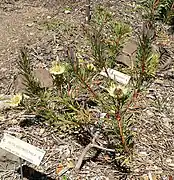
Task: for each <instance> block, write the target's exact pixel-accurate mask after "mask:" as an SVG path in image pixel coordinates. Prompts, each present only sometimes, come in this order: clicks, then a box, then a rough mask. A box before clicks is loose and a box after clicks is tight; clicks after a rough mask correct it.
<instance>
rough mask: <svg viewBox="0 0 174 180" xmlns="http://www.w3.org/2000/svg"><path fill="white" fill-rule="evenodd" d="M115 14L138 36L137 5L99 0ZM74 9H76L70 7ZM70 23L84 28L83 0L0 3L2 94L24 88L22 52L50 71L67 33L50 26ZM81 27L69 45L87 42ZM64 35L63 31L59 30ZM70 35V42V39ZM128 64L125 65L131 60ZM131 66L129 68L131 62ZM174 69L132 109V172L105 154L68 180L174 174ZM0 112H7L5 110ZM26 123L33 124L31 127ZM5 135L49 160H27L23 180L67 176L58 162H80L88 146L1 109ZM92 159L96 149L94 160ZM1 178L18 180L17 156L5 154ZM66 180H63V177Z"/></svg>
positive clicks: (32, 119)
mask: <svg viewBox="0 0 174 180" xmlns="http://www.w3.org/2000/svg"><path fill="white" fill-rule="evenodd" d="M99 3H102V4H104V5H105V6H106V7H109V8H111V9H112V11H113V12H115V14H116V18H117V19H118V20H122V21H124V22H126V23H128V24H130V25H131V26H132V28H133V29H134V32H136V31H137V29H138V28H140V26H141V24H142V22H141V18H140V16H139V14H138V12H134V11H132V9H133V8H134V7H135V1H134V0H122V1H119V0H116V1H107V0H103V1H102V0H98V1H97V0H96V1H93V5H94V6H95V5H97V4H99ZM67 8H69V9H70V12H68V13H67V12H66V11H65V10H66V9H67ZM59 20H64V21H65V22H71V23H72V22H73V24H74V26H76V29H75V30H78V28H79V26H80V25H81V24H82V23H83V22H84V20H85V0H84V1H83V0H82V1H77V0H69V1H63V0H52V1H50V0H1V2H0V39H1V43H0V93H1V94H6V95H10V94H13V93H15V92H16V91H18V89H21V88H22V87H19V86H20V85H19V84H20V83H17V84H18V85H16V84H15V83H16V79H17V80H18V77H17V75H18V68H17V63H16V62H17V60H18V58H19V54H20V48H22V47H23V46H26V47H27V48H28V49H29V53H30V58H31V60H32V64H33V66H34V68H42V67H48V66H49V64H50V62H51V61H52V60H54V59H55V58H56V57H57V55H60V57H61V56H63V53H62V47H63V45H62V44H61V43H62V39H61V38H62V36H61V35H62V34H64V30H63V29H62V30H61V29H58V30H57V31H50V30H48V28H47V25H48V24H49V23H50V24H51V25H53V23H52V22H55V21H59ZM75 30H74V31H73V32H72V34H73V35H71V34H67V37H65V39H64V40H66V43H71V42H75V43H77V42H79V41H80V42H81V43H83V39H82V38H81V37H80V34H81V32H79V33H77V32H75ZM61 31H62V32H61ZM169 37H170V40H169V41H170V43H169V45H166V46H165V48H166V49H167V50H168V51H169V52H171V56H170V57H167V58H171V59H172V61H171V62H173V57H174V56H173V54H172V49H173V47H174V46H173V45H174V42H173V39H172V35H170V36H169ZM69 38H70V39H69ZM125 61H126V60H125ZM128 64H129V63H128ZM172 67H173V65H171V67H170V69H168V70H167V71H163V72H162V73H161V72H160V73H159V76H158V77H156V78H155V80H154V82H153V83H152V84H151V85H150V86H149V87H148V89H147V90H146V91H145V92H144V93H143V94H141V96H140V99H139V101H138V102H140V103H138V102H137V106H138V105H139V104H141V107H140V108H139V109H136V110H134V111H135V113H134V116H133V121H134V127H133V131H134V133H135V138H134V141H135V147H134V149H135V152H134V156H133V159H132V161H131V164H129V167H131V171H129V169H126V168H122V167H119V166H115V165H113V164H111V163H109V162H108V160H107V158H106V154H105V153H101V154H100V156H99V157H98V159H97V160H92V159H90V158H87V157H86V159H87V160H86V162H85V164H84V166H83V167H82V169H81V170H80V171H79V172H76V171H75V170H74V169H73V168H72V169H69V170H68V171H67V172H66V173H65V175H66V177H68V179H72V180H80V179H90V180H112V179H113V180H114V179H132V180H134V179H144V180H145V179H150V180H151V179H152V176H153V179H154V180H155V179H156V180H157V179H160V180H165V179H170V180H171V179H172V176H173V177H174V136H173V135H174V90H173V89H174V81H173V77H174V73H173V70H172ZM38 74H39V75H38V76H39V77H40V78H41V79H44V80H46V79H48V83H46V82H45V83H46V84H50V78H49V77H48V75H47V73H44V72H43V71H42V70H41V71H39V72H38ZM0 109H1V108H0ZM24 119H25V120H26V119H27V122H28V123H29V125H28V126H21V124H20V122H22V121H23V120H24ZM26 124H27V123H26ZM0 130H1V131H0V137H2V136H3V133H4V132H8V133H10V134H12V135H15V136H17V137H19V138H21V137H22V138H23V140H24V141H27V142H29V143H30V144H33V145H35V146H37V147H40V148H43V149H44V150H45V151H46V155H45V157H44V159H43V161H42V162H41V165H40V166H34V165H33V164H30V163H28V162H24V165H25V166H24V169H23V171H24V176H25V178H26V179H28V180H29V179H35V180H36V179H45V180H46V179H63V176H61V177H59V176H58V173H57V169H58V168H59V166H60V164H63V165H64V167H65V166H66V163H67V162H68V161H72V162H73V163H75V162H77V160H78V157H79V156H80V154H81V152H82V151H83V149H84V146H83V145H82V144H79V142H78V141H76V140H75V139H74V137H72V136H69V135H67V134H62V135H60V134H59V135H58V133H57V130H55V129H54V128H53V127H50V126H48V125H46V124H42V123H40V122H37V121H36V119H35V117H32V116H29V115H28V116H26V113H25V110H23V109H22V110H21V111H19V110H18V111H12V110H11V111H9V110H2V112H1V116H0ZM93 155H94V152H93V151H91V152H89V154H88V157H91V156H93ZM0 179H7V180H12V179H14V180H16V179H20V173H19V161H18V158H16V156H14V155H12V154H10V153H7V152H6V151H4V150H2V149H0ZM64 179H65V177H64Z"/></svg>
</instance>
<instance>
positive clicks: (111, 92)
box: [106, 83, 117, 97]
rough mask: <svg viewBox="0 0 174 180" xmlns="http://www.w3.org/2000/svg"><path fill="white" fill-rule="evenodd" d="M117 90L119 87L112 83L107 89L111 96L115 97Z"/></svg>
mask: <svg viewBox="0 0 174 180" xmlns="http://www.w3.org/2000/svg"><path fill="white" fill-rule="evenodd" d="M116 88H117V86H116V85H115V84H114V83H112V84H111V85H110V87H109V88H107V89H106V90H107V91H108V93H109V95H110V96H112V97H115V90H116Z"/></svg>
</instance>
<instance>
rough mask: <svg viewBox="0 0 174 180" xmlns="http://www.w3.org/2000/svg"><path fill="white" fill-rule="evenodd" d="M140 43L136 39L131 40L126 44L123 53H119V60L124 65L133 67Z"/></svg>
mask: <svg viewBox="0 0 174 180" xmlns="http://www.w3.org/2000/svg"><path fill="white" fill-rule="evenodd" d="M137 48H138V45H137V43H136V42H135V41H133V40H131V41H129V42H127V43H126V44H125V46H124V47H123V50H122V53H121V54H120V55H118V57H117V61H118V62H121V63H123V64H124V65H126V66H128V67H131V68H133V65H134V62H135V59H136V52H137Z"/></svg>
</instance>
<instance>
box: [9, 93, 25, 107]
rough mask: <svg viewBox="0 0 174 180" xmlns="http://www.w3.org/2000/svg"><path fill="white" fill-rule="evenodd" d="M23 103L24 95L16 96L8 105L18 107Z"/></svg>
mask: <svg viewBox="0 0 174 180" xmlns="http://www.w3.org/2000/svg"><path fill="white" fill-rule="evenodd" d="M21 101H22V95H21V94H16V95H14V96H13V97H12V98H11V99H10V100H9V102H7V103H8V104H9V105H10V106H12V107H16V106H18V105H19V104H20V102H21Z"/></svg>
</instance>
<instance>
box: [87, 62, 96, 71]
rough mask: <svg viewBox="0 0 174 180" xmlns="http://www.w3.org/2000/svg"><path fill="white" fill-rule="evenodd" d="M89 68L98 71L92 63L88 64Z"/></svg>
mask: <svg viewBox="0 0 174 180" xmlns="http://www.w3.org/2000/svg"><path fill="white" fill-rule="evenodd" d="M87 68H88V69H89V70H90V71H96V70H97V69H96V67H95V66H94V65H93V64H92V63H89V64H87Z"/></svg>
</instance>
